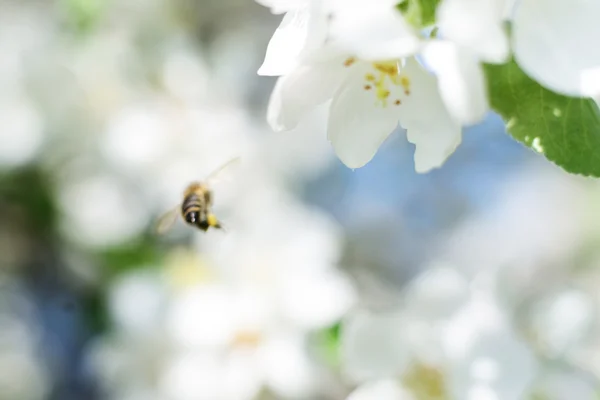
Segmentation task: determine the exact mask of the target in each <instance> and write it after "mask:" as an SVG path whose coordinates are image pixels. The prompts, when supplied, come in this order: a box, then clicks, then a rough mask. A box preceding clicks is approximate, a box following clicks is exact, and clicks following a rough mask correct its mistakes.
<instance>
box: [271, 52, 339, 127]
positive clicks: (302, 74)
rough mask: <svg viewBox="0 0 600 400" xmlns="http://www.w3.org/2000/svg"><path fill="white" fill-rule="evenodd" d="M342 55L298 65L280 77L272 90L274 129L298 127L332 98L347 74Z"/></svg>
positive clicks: (272, 124)
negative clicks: (312, 112)
mask: <svg viewBox="0 0 600 400" xmlns="http://www.w3.org/2000/svg"><path fill="white" fill-rule="evenodd" d="M343 64H344V60H343V58H338V57H334V58H332V59H327V60H324V61H319V62H315V63H311V64H303V65H301V66H298V67H297V68H296V69H295V70H294V71H293V72H292V73H290V74H289V75H286V76H283V77H281V78H279V80H278V81H277V83H276V84H275V88H273V93H271V99H270V100H269V108H268V110H267V121H268V123H269V125H270V126H271V128H272V129H273V130H275V131H285V130H289V129H292V128H294V127H296V125H297V124H298V122H299V121H300V119H301V118H302V117H303V116H304V115H306V114H307V113H308V112H310V111H312V110H313V109H314V108H315V107H316V106H318V105H319V104H321V103H324V102H325V101H327V100H329V99H331V97H332V96H333V94H334V93H335V91H336V90H337V88H338V87H339V85H340V83H341V82H342V81H343V79H344V77H345V76H346V71H345V69H344V68H343Z"/></svg>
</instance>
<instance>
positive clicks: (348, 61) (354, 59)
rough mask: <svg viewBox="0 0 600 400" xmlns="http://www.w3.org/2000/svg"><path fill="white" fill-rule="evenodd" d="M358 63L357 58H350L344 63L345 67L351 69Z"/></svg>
mask: <svg viewBox="0 0 600 400" xmlns="http://www.w3.org/2000/svg"><path fill="white" fill-rule="evenodd" d="M355 62H356V58H354V57H349V58H347V59H346V60H345V61H344V67H349V66H351V65H352V64H354V63H355Z"/></svg>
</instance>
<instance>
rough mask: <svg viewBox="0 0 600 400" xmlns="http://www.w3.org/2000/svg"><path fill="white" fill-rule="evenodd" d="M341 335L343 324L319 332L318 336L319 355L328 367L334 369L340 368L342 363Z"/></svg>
mask: <svg viewBox="0 0 600 400" xmlns="http://www.w3.org/2000/svg"><path fill="white" fill-rule="evenodd" d="M340 334H341V323H337V324H335V325H333V326H331V327H329V328H326V329H323V330H322V331H320V332H318V333H317V336H316V342H317V346H318V352H319V355H320V356H321V357H322V358H323V360H324V361H325V363H326V364H327V365H329V366H330V367H333V368H339V366H340V363H341V360H340Z"/></svg>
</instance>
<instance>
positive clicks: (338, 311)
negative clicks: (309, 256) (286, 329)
mask: <svg viewBox="0 0 600 400" xmlns="http://www.w3.org/2000/svg"><path fill="white" fill-rule="evenodd" d="M307 272H308V273H307ZM279 290H280V292H281V293H280V299H281V300H280V302H281V304H280V306H281V308H282V309H283V312H284V314H285V315H286V316H287V318H289V319H290V320H291V321H292V322H294V323H295V324H296V325H297V326H301V327H304V328H307V329H316V328H325V327H327V326H330V325H332V324H334V323H335V322H337V321H338V320H339V319H341V317H342V316H343V315H344V314H345V313H346V312H347V311H348V310H349V309H350V307H351V306H352V305H353V304H354V301H355V293H354V290H353V288H352V286H351V285H350V282H349V281H348V280H347V279H346V277H345V276H344V275H342V274H341V273H339V272H338V271H335V270H328V271H306V270H299V271H289V272H287V273H286V274H285V275H284V276H283V277H282V282H281V287H280V289H279Z"/></svg>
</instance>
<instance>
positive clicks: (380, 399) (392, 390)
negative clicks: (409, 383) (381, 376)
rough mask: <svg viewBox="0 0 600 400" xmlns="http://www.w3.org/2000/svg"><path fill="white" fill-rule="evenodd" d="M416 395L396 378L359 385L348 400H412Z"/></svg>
mask: <svg viewBox="0 0 600 400" xmlns="http://www.w3.org/2000/svg"><path fill="white" fill-rule="evenodd" d="M413 398H414V397H413V396H412V395H411V394H410V393H409V392H408V391H406V389H404V388H403V387H402V386H400V384H399V383H398V382H396V381H394V380H391V379H386V380H380V381H375V382H371V383H367V384H364V385H361V386H359V387H358V388H357V389H356V390H354V391H353V392H352V393H350V396H348V398H347V400H374V399H376V400H411V399H413Z"/></svg>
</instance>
